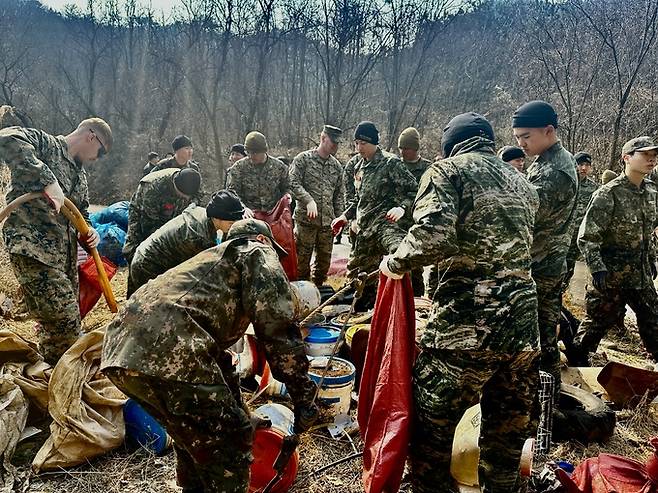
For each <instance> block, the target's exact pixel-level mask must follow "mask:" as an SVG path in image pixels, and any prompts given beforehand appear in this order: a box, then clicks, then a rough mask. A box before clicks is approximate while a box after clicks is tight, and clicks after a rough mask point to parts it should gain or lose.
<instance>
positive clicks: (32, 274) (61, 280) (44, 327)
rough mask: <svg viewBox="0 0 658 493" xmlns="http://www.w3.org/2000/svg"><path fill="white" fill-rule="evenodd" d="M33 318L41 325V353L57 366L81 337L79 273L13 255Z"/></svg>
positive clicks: (11, 256) (48, 361)
mask: <svg viewBox="0 0 658 493" xmlns="http://www.w3.org/2000/svg"><path fill="white" fill-rule="evenodd" d="M10 260H11V265H12V267H13V270H14V274H15V275H16V279H17V280H18V282H19V284H20V285H21V290H22V292H23V299H24V300H25V304H26V305H27V308H28V310H29V312H30V314H31V315H32V316H33V317H34V318H35V319H36V320H37V321H38V322H39V328H38V334H37V336H38V339H39V352H40V353H41V355H42V356H43V358H44V360H45V361H46V362H47V363H49V364H50V365H52V366H55V364H56V363H57V361H59V358H60V357H61V356H62V354H64V353H65V352H66V351H67V350H68V349H69V348H70V347H71V346H72V345H73V343H74V342H75V341H76V340H77V339H78V337H79V336H80V335H81V332H80V307H79V305H78V271H77V270H74V271H69V272H68V273H66V272H64V271H63V270H61V269H56V268H54V267H51V266H49V265H46V264H44V263H41V262H39V261H38V260H36V259H34V258H32V257H29V256H27V255H19V254H11V255H10Z"/></svg>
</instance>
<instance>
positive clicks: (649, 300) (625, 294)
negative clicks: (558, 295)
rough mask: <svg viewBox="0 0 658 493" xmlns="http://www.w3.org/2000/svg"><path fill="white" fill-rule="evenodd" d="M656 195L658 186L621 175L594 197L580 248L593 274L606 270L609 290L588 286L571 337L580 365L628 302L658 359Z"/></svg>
mask: <svg viewBox="0 0 658 493" xmlns="http://www.w3.org/2000/svg"><path fill="white" fill-rule="evenodd" d="M656 207H658V199H657V192H656V185H655V184H654V183H653V182H651V181H649V180H647V179H645V180H644V181H643V182H642V184H641V186H640V187H639V188H638V187H636V186H635V185H634V184H633V183H631V182H630V181H629V179H628V178H627V176H626V175H625V174H622V175H621V176H618V177H617V178H615V179H614V180H612V181H610V182H608V183H607V184H605V185H602V186H601V188H599V189H598V190H597V191H596V192H594V194H593V195H592V200H591V202H590V205H589V207H588V208H587V212H586V213H585V219H584V220H583V222H582V224H581V226H580V230H579V232H578V246H579V247H580V250H581V251H582V253H583V256H584V257H585V262H587V266H588V267H589V270H590V272H591V273H594V272H600V271H607V272H608V275H607V278H606V284H607V286H608V289H607V290H606V292H605V293H601V292H599V291H598V290H596V289H595V288H594V287H593V286H591V285H588V286H587V291H586V294H585V309H586V312H587V314H586V316H585V319H584V320H583V321H582V323H581V324H580V328H579V329H578V333H577V335H576V338H575V340H574V349H575V351H574V352H575V353H576V354H580V359H581V363H586V362H587V355H588V353H589V352H596V348H597V347H598V345H599V342H600V341H601V338H602V337H603V336H604V335H605V333H606V331H607V330H608V329H609V328H610V327H611V326H613V325H615V323H616V321H617V320H619V319H620V318H623V315H624V313H625V311H626V305H627V304H628V305H629V306H630V307H631V308H632V310H633V311H634V312H635V315H636V317H637V326H638V330H639V332H640V336H641V337H642V341H643V342H644V346H645V348H646V349H647V351H648V352H649V353H650V354H651V355H652V357H653V358H654V360H656V361H658V296H656V289H655V288H654V284H653V277H654V275H653V272H652V268H653V267H652V266H654V265H655V262H656V245H655V239H654V233H653V231H654V229H655V228H656V227H658V220H657V217H656Z"/></svg>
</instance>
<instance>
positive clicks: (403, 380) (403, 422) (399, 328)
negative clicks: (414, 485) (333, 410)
mask: <svg viewBox="0 0 658 493" xmlns="http://www.w3.org/2000/svg"><path fill="white" fill-rule="evenodd" d="M415 331H416V316H415V310H414V292H413V288H412V286H411V278H410V277H409V275H408V274H406V275H405V276H404V278H403V279H401V280H400V281H395V280H393V279H390V278H388V277H386V276H384V275H382V274H380V276H379V289H378V291H377V301H376V303H375V312H374V314H373V318H372V323H371V325H370V339H369V340H368V351H367V353H366V360H365V363H364V365H363V375H362V376H361V385H360V392H359V410H358V420H359V428H360V430H361V438H362V439H363V442H364V450H363V484H364V488H365V491H366V493H380V492H384V491H389V492H392V491H398V490H399V489H400V482H401V481H402V473H403V472H404V464H405V461H406V459H407V453H408V450H409V439H410V435H411V420H412V412H413V400H412V399H413V397H412V393H411V374H412V373H411V372H412V367H413V364H414V358H415V354H414V353H415V349H414V348H415Z"/></svg>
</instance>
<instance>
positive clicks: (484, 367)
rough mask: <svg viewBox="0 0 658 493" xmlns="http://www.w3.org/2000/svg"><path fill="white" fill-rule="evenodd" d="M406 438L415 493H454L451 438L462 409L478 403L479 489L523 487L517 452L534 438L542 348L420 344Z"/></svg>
mask: <svg viewBox="0 0 658 493" xmlns="http://www.w3.org/2000/svg"><path fill="white" fill-rule="evenodd" d="M413 380H414V382H413V387H414V390H413V392H414V406H415V422H414V429H413V434H412V438H411V447H410V450H411V453H410V458H411V468H412V484H413V491H414V493H430V492H431V493H435V492H437V491H440V492H442V493H448V492H449V493H452V492H455V493H456V492H457V491H458V490H457V488H456V486H454V485H455V481H454V479H453V478H452V476H451V475H450V460H451V455H452V441H453V436H454V434H455V428H456V427H457V424H458V423H459V421H460V420H461V418H462V416H463V414H464V412H465V411H466V410H467V409H468V408H469V407H470V406H473V405H475V404H477V403H478V401H479V403H480V408H481V418H482V420H481V428H480V440H479V445H480V464H479V478H480V486H483V488H484V491H485V492H487V493H514V492H519V491H522V490H523V486H522V485H523V480H521V479H520V477H519V460H520V458H521V450H522V448H523V444H524V442H525V440H526V439H527V438H532V437H535V435H536V433H537V421H536V419H535V418H534V417H533V416H534V415H535V414H536V413H534V412H533V411H534V410H535V408H536V399H537V393H538V386H539V353H538V352H536V351H528V352H521V353H517V354H503V353H499V352H494V351H475V350H474V351H457V350H439V349H430V350H428V349H424V350H423V352H421V353H420V355H419V356H418V358H417V360H416V364H415V366H414V377H413Z"/></svg>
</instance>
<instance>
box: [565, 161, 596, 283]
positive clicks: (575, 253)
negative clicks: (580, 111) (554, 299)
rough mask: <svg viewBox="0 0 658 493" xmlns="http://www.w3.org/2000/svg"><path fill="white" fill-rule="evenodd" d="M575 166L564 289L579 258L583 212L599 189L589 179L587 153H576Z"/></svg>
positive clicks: (590, 171)
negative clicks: (576, 181)
mask: <svg viewBox="0 0 658 493" xmlns="http://www.w3.org/2000/svg"><path fill="white" fill-rule="evenodd" d="M574 159H575V160H576V166H577V167H578V179H579V182H578V198H577V199H576V212H575V214H574V218H573V221H574V224H573V234H572V235H571V246H570V247H569V252H568V253H567V273H566V274H565V276H564V287H563V289H566V288H567V287H569V282H570V281H571V278H572V277H573V273H574V269H575V268H576V260H578V257H580V250H579V249H578V229H579V228H580V223H581V222H582V221H583V218H584V217H585V210H587V205H588V204H589V199H590V197H591V196H592V194H593V193H594V191H595V190H596V189H597V188H599V186H598V185H597V184H596V182H595V181H594V180H592V179H591V178H590V175H591V174H592V156H590V155H589V154H588V153H587V152H578V153H576V155H575V156H574Z"/></svg>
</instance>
